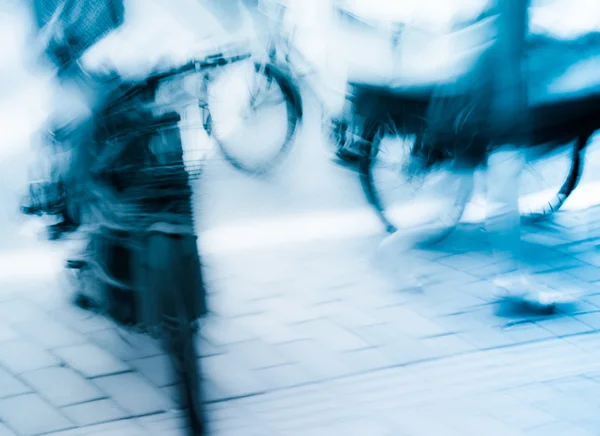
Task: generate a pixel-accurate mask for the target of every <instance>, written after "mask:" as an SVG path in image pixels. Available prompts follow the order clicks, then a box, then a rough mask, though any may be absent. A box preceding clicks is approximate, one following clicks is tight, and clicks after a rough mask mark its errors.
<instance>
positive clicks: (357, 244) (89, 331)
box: [0, 208, 600, 436]
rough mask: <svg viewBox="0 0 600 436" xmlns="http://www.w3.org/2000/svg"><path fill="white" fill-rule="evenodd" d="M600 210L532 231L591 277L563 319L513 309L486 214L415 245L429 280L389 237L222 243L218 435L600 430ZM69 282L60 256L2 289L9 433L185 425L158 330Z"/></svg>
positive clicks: (209, 385)
mask: <svg viewBox="0 0 600 436" xmlns="http://www.w3.org/2000/svg"><path fill="white" fill-rule="evenodd" d="M597 211H600V208H598V209H594V210H591V211H585V212H579V213H575V212H570V213H564V214H561V215H559V216H557V218H556V220H555V221H553V222H552V223H547V224H545V225H544V226H542V227H537V228H535V229H533V228H532V229H530V230H531V231H530V232H529V233H528V235H527V237H526V239H527V246H526V253H527V255H528V259H529V261H530V262H531V264H532V265H535V267H536V269H537V270H538V271H539V272H540V274H541V278H543V279H544V280H548V281H549V282H552V283H553V284H554V285H561V286H569V287H575V288H579V289H583V290H584V291H585V294H586V296H585V298H584V300H583V301H582V302H581V303H580V304H579V305H578V306H577V307H576V308H575V309H574V311H573V312H569V313H568V314H556V315H554V316H545V317H542V316H535V315H532V314H527V313H506V312H504V313H502V312H501V311H499V308H498V307H497V306H496V305H495V304H494V303H493V302H492V301H491V300H490V291H491V285H490V283H489V282H487V281H486V277H487V276H488V275H489V273H490V268H491V266H490V265H491V260H490V257H489V256H488V254H487V247H486V245H487V244H486V241H485V235H484V234H483V232H482V231H481V229H480V228H479V227H477V226H476V225H466V224H465V225H463V226H462V227H461V228H460V229H459V231H458V232H457V233H456V234H454V235H453V236H452V237H451V238H450V240H448V241H447V242H446V243H444V244H443V246H440V247H438V249H437V250H436V251H421V252H415V255H418V256H421V257H422V258H423V261H424V262H426V263H427V264H428V265H429V269H430V271H431V272H432V277H431V281H430V283H429V285H428V286H427V287H426V288H425V289H424V290H423V292H421V293H415V292H413V293H409V292H399V291H397V290H395V289H394V287H393V286H392V285H391V284H389V283H387V282H385V281H383V280H382V279H381V278H380V277H378V276H377V275H376V274H375V272H374V271H373V269H372V266H371V264H370V255H371V253H372V251H373V249H374V248H375V246H376V245H377V243H378V241H379V239H380V236H377V237H369V238H360V239H353V240H345V241H338V242H334V243H332V242H326V243H325V242H318V241H313V242H311V243H307V244H304V245H300V244H298V245H295V246H291V247H288V248H284V249H282V248H277V247H276V248H273V247H271V248H268V249H265V250H263V251H260V250H257V249H252V250H248V251H242V252H238V253H233V252H225V253H220V254H219V253H212V254H210V255H209V256H208V257H207V258H206V259H205V262H206V272H207V276H208V278H209V280H210V288H211V308H212V309H213V310H214V314H213V315H212V316H211V318H210V319H208V320H207V322H206V326H205V327H204V329H203V333H202V338H201V339H200V340H199V342H200V344H199V347H200V351H201V353H202V358H201V359H200V363H201V364H202V367H203V370H204V372H205V374H206V377H207V380H206V390H207V392H208V396H209V400H210V401H211V405H210V410H211V419H212V421H213V423H212V424H213V427H214V430H215V434H217V435H238V434H239V435H301V434H302V435H333V434H349V435H354V434H356V435H358V434H369V435H390V436H397V435H411V436H421V435H423V436H425V435H430V434H436V435H441V436H445V435H496V434H497V435H503V436H504V435H530V436H533V435H544V436H552V435H567V434H568V435H597V434H599V433H600V418H599V416H600V414H599V412H600V400H598V393H599V392H600V385H599V384H598V382H599V380H600V359H599V354H600V347H599V345H600V333H599V332H598V331H597V329H598V328H599V327H600V286H599V284H600V257H598V256H597V255H596V252H595V250H596V244H597V241H598V240H599V238H600V227H599V226H598V222H600V221H598V222H596V223H594V222H589V220H588V218H589V217H591V216H594V214H595V213H596V212H597ZM36 263H37V261H36ZM64 291H65V288H64V283H63V284H61V282H60V280H59V277H58V276H53V275H52V274H51V271H50V269H48V271H47V274H46V275H45V276H40V277H38V278H37V280H36V279H35V278H32V279H31V280H28V281H27V283H26V284H23V280H20V283H19V284H18V285H17V283H13V284H11V283H6V284H5V285H4V286H2V287H1V288H0V419H1V421H0V435H2V436H5V435H10V436H12V435H15V434H16V435H19V436H21V435H42V434H48V435H56V436H58V435H60V436H71V435H73V436H75V435H97V436H99V435H109V434H110V435H127V436H130V435H132V436H133V435H153V434H157V435H178V434H183V433H181V430H180V429H179V430H178V428H179V427H180V426H181V420H180V417H179V416H180V413H178V412H176V411H175V409H177V404H176V401H175V392H176V389H175V386H176V383H177V381H176V380H175V379H174V377H173V376H172V374H171V372H170V370H169V365H168V361H167V359H166V357H165V356H164V355H163V354H162V353H161V351H160V349H159V348H158V347H157V344H156V343H154V342H152V341H151V340H149V339H147V338H145V337H143V336H138V335H135V334H133V333H127V332H124V331H118V330H117V329H116V328H115V327H114V326H113V325H111V323H110V322H109V321H107V320H106V319H104V318H101V317H98V316H92V315H90V314H88V313H86V312H83V311H80V310H78V309H76V308H74V307H71V306H70V305H69V303H68V301H67V295H66V293H65V292H64ZM33 417H35V418H33Z"/></svg>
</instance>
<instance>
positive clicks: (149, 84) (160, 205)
mask: <svg viewBox="0 0 600 436" xmlns="http://www.w3.org/2000/svg"><path fill="white" fill-rule="evenodd" d="M248 59H251V55H250V54H249V53H245V52H242V53H240V54H236V55H234V54H232V55H229V56H225V55H221V54H217V55H210V56H207V57H206V58H204V59H203V60H201V61H192V62H189V63H187V64H185V65H183V66H180V67H176V68H172V69H168V70H166V71H156V72H154V73H153V74H151V75H150V76H148V77H147V78H146V79H144V80H142V81H135V82H127V83H123V84H120V85H119V86H118V87H117V89H116V90H114V91H113V92H111V93H110V94H109V97H108V98H107V99H106V102H105V103H103V104H102V105H101V107H100V108H99V109H98V110H97V111H96V114H95V115H94V117H95V120H96V121H95V122H96V125H97V127H96V128H95V132H96V133H95V136H94V141H93V144H97V145H94V146H91V145H90V146H87V147H86V148H85V151H86V152H90V150H91V153H92V156H93V159H92V160H91V162H92V165H91V167H90V168H89V171H88V173H89V177H90V179H89V181H88V183H89V184H90V186H89V189H86V193H87V195H88V197H86V198H85V199H81V200H80V201H81V202H82V203H85V212H84V213H83V220H82V221H83V222H82V226H81V227H80V229H79V230H80V233H81V234H82V235H83V237H84V241H88V242H87V244H86V247H85V248H84V250H83V252H82V253H80V254H79V255H78V256H74V257H73V258H71V259H70V260H69V261H68V262H67V268H68V270H70V271H72V275H71V276H72V279H73V280H74V285H75V286H77V288H78V289H79V291H78V293H77V295H78V300H79V301H78V303H79V304H80V305H81V306H84V307H88V308H94V309H96V310H99V311H101V312H103V313H106V314H108V316H109V317H110V318H111V319H113V320H115V321H116V322H117V323H118V324H119V325H122V326H126V327H137V328H139V330H140V331H142V332H144V333H148V334H152V335H153V336H157V337H159V338H160V339H161V340H162V341H163V343H164V346H165V349H166V351H167V352H168V353H169V354H170V356H171V358H172V360H173V364H174V367H175V368H176V370H177V372H178V375H179V377H180V379H181V380H182V381H183V383H182V386H181V387H182V391H181V396H182V398H184V399H185V400H186V401H187V404H188V409H187V419H188V422H189V426H190V429H191V434H193V435H200V434H205V431H206V430H205V426H206V422H205V417H204V411H203V400H202V393H201V387H200V380H201V376H200V369H199V367H198V362H197V358H196V352H195V341H194V335H195V333H196V332H197V329H198V323H197V321H198V319H200V318H201V317H202V316H204V315H205V314H206V313H207V308H206V302H205V298H206V296H205V288H204V283H203V276H202V271H201V266H200V261H199V255H198V252H197V244H196V236H195V231H194V219H193V207H192V204H191V186H190V182H191V181H192V180H194V179H197V178H199V177H200V176H201V166H200V165H195V162H191V161H190V160H189V159H186V158H185V157H184V150H183V145H182V143H181V138H180V129H181V128H184V127H185V125H182V124H181V123H180V117H179V115H178V114H177V113H176V112H174V111H173V110H172V108H173V107H176V106H177V102H168V103H167V104H166V105H164V106H161V105H159V104H157V102H156V96H157V94H158V92H159V91H158V90H159V88H160V86H161V84H164V83H166V82H168V81H170V80H177V79H178V78H180V77H186V76H188V75H193V74H198V73H203V72H206V70H214V69H216V68H220V67H224V66H226V65H231V64H235V63H239V62H242V61H244V60H248ZM169 103H170V104H169ZM102 144H104V145H102Z"/></svg>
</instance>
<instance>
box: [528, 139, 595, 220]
mask: <svg viewBox="0 0 600 436" xmlns="http://www.w3.org/2000/svg"><path fill="white" fill-rule="evenodd" d="M590 136H591V134H586V135H580V136H578V137H577V141H576V142H575V143H574V144H573V149H572V150H571V152H570V159H571V165H570V168H569V172H568V173H567V176H566V178H565V181H564V182H563V184H562V185H561V187H560V189H559V190H558V192H557V193H556V194H555V195H554V196H553V197H552V198H551V199H550V200H548V201H547V204H546V206H545V207H543V208H542V209H541V210H537V211H526V212H523V211H522V212H521V216H522V217H523V218H525V219H526V220H529V221H541V220H544V219H548V218H550V217H551V216H552V215H553V214H554V213H556V212H558V211H559V210H560V209H561V207H562V206H563V205H564V204H565V202H566V201H567V199H568V198H569V196H570V195H571V194H572V193H573V191H575V189H576V188H577V186H578V185H579V182H580V181H581V176H582V175H583V168H584V162H585V148H586V146H587V144H588V141H589V139H590Z"/></svg>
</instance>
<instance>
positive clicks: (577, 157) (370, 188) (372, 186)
mask: <svg viewBox="0 0 600 436" xmlns="http://www.w3.org/2000/svg"><path fill="white" fill-rule="evenodd" d="M371 136H372V139H371V140H370V141H366V142H365V143H364V144H363V146H362V148H361V156H360V160H359V172H360V180H361V185H362V188H363V191H364V193H365V195H366V197H367V200H368V201H369V204H370V205H371V206H372V207H373V209H374V210H375V212H376V214H377V216H378V218H379V219H380V221H381V222H382V224H383V225H384V226H385V228H386V231H387V232H389V233H394V232H396V231H397V230H398V229H397V227H396V226H395V225H394V224H393V222H392V220H391V219H390V218H389V216H388V213H387V207H386V204H385V203H384V201H383V200H382V198H381V195H380V194H379V192H378V191H379V189H378V187H377V184H376V181H375V178H374V176H373V168H374V165H373V163H374V159H375V158H376V156H377V153H378V148H379V144H380V142H381V140H382V136H381V135H380V134H379V133H377V134H376V135H374V136H373V135H371ZM589 138H590V135H581V136H579V137H578V139H577V142H576V143H575V144H574V145H573V148H572V150H571V153H570V168H569V171H568V173H567V176H566V178H565V180H564V182H563V183H562V185H561V187H560V189H559V190H558V191H557V193H556V194H555V195H553V196H552V197H551V199H550V200H549V201H548V202H547V203H546V205H547V206H546V207H544V208H543V209H541V210H537V211H535V212H531V211H523V210H521V217H522V218H523V219H525V220H527V221H540V220H544V219H548V218H550V217H551V216H552V215H553V214H554V213H556V212H558V211H559V210H560V209H561V207H562V206H563V205H564V203H565V202H566V200H567V199H568V198H569V196H570V195H571V194H572V193H573V191H575V189H576V188H577V186H578V185H579V182H580V180H581V176H582V174H583V168H584V161H585V148H586V145H587V143H588V140H589ZM417 141H419V139H417ZM464 206H466V204H465V205H462V204H461V203H459V202H458V201H457V202H456V203H455V207H456V210H455V211H453V214H452V217H453V219H455V222H454V223H452V225H451V226H449V227H448V229H447V231H445V232H444V233H441V234H439V235H437V236H436V238H435V239H434V240H430V241H429V242H430V243H436V242H439V241H441V240H443V239H445V238H446V237H447V236H449V235H450V233H452V231H453V230H454V228H455V227H456V225H457V224H458V222H459V220H460V218H461V217H462V213H463V212H464V209H465V207H464Z"/></svg>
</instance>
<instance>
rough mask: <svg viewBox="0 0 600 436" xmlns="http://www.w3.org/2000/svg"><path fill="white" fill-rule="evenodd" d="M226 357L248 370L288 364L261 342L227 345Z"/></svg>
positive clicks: (273, 348) (273, 349) (274, 350)
mask: <svg viewBox="0 0 600 436" xmlns="http://www.w3.org/2000/svg"><path fill="white" fill-rule="evenodd" d="M227 349H228V356H229V358H231V359H234V360H236V361H238V362H241V363H243V365H244V366H245V367H247V368H249V369H252V370H254V369H261V368H269V367H273V366H279V365H285V364H288V363H290V362H289V360H288V359H286V358H284V357H283V356H282V355H281V354H279V353H278V352H277V350H276V348H275V347H273V346H269V345H267V344H266V343H265V342H263V341H245V342H238V343H236V344H232V345H229V346H228V347H227Z"/></svg>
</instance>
